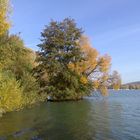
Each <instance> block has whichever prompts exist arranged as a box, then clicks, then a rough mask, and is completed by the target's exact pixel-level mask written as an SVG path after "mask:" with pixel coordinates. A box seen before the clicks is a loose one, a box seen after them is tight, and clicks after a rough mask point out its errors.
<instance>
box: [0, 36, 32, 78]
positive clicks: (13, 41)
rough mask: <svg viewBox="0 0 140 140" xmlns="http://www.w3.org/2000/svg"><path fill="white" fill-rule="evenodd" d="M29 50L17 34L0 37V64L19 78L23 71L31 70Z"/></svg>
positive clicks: (30, 52) (30, 53)
mask: <svg viewBox="0 0 140 140" xmlns="http://www.w3.org/2000/svg"><path fill="white" fill-rule="evenodd" d="M33 59H34V56H33V53H32V51H31V50H29V49H27V48H26V47H25V46H24V43H23V41H22V40H21V39H20V37H19V36H17V35H10V36H9V35H8V34H5V35H4V36H2V37H0V66H1V68H2V69H4V70H11V71H12V72H13V73H14V74H15V76H16V78H17V79H20V78H21V76H22V75H23V73H24V71H25V72H26V71H28V72H29V71H31V70H32V68H33V63H34V60H33Z"/></svg>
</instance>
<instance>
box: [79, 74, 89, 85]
mask: <svg viewBox="0 0 140 140" xmlns="http://www.w3.org/2000/svg"><path fill="white" fill-rule="evenodd" d="M80 82H81V83H82V84H87V83H88V80H87V78H86V77H84V76H82V77H81V78H80Z"/></svg>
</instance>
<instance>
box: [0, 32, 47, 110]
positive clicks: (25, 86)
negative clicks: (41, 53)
mask: <svg viewBox="0 0 140 140" xmlns="http://www.w3.org/2000/svg"><path fill="white" fill-rule="evenodd" d="M34 59H35V54H34V53H33V51H31V50H29V49H28V48H26V47H25V46H24V43H23V41H22V40H21V39H20V37H19V36H17V35H10V36H9V35H8V33H5V34H4V35H3V36H0V69H1V73H0V74H1V79H0V83H1V89H0V99H1V100H0V112H9V111H14V110H17V109H21V108H23V107H26V106H27V107H28V106H30V105H33V104H35V103H37V102H40V101H44V100H45V99H46V96H44V95H42V96H41V95H40V94H38V89H39V85H38V83H37V82H36V79H35V77H34V76H33V75H32V70H33V67H34V65H35V63H34ZM4 81H5V82H4Z"/></svg>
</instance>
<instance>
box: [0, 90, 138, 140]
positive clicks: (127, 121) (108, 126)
mask: <svg viewBox="0 0 140 140" xmlns="http://www.w3.org/2000/svg"><path fill="white" fill-rule="evenodd" d="M0 140H140V91H118V92H114V91H110V95H109V96H108V97H104V98H103V97H101V96H94V97H89V98H86V99H84V100H82V101H78V102H61V103H58V102H55V103H52V102H48V103H43V104H41V105H39V106H35V107H33V108H31V109H24V110H22V111H20V112H12V113H8V114H6V115H4V116H3V117H2V118H0Z"/></svg>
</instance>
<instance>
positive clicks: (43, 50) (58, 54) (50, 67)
mask: <svg viewBox="0 0 140 140" xmlns="http://www.w3.org/2000/svg"><path fill="white" fill-rule="evenodd" d="M41 35H42V39H41V41H42V44H39V45H38V46H39V47H40V51H39V52H38V58H37V62H38V63H39V65H38V66H37V68H36V72H37V76H38V80H39V82H40V86H41V88H42V90H43V91H45V92H47V93H48V94H49V95H50V96H51V98H52V99H53V100H71V99H73V100H76V99H79V98H82V97H83V95H86V94H87V93H88V92H89V89H90V88H89V87H90V82H87V83H83V77H82V75H80V74H79V73H78V72H75V71H73V70H72V69H71V68H70V67H69V66H70V64H75V65H76V64H77V63H80V62H81V61H82V60H83V59H84V57H83V53H82V51H81V49H80V45H79V43H78V41H79V40H80V38H81V35H82V30H81V29H79V28H77V27H76V23H75V22H74V20H73V19H68V18H67V19H64V20H63V21H62V22H56V21H52V22H51V23H50V25H49V26H46V28H45V29H44V31H43V32H42V34H41Z"/></svg>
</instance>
